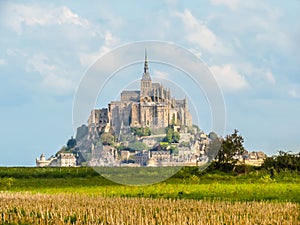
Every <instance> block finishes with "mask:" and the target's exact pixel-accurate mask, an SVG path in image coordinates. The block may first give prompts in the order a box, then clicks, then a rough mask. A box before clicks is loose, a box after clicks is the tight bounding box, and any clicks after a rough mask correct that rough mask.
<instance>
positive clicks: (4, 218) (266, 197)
mask: <svg viewBox="0 0 300 225" xmlns="http://www.w3.org/2000/svg"><path fill="white" fill-rule="evenodd" d="M299 183H300V175H299V172H290V171H281V172H280V173H275V174H272V176H271V175H270V173H269V171H267V170H256V169H255V170H252V171H250V172H248V173H247V174H228V173H221V172H218V171H210V172H201V171H199V170H198V169H197V168H192V167H191V168H182V169H181V170H180V171H179V172H178V173H176V174H175V175H174V176H173V177H171V178H169V179H167V180H165V181H164V182H160V183H157V184H153V185H147V186H126V185H120V184H116V183H114V182H112V181H109V180H107V179H105V178H103V177H102V176H100V175H99V174H98V173H97V172H95V171H94V170H93V169H92V168H84V167H82V168H0V199H1V203H0V223H1V224H241V223H242V224H278V223H279V224H299V223H300V215H299V211H300V208H299V204H300V186H299ZM176 221H177V222H176ZM126 222H127V223H126ZM209 222H210V223H209Z"/></svg>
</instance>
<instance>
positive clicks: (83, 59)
mask: <svg viewBox="0 0 300 225" xmlns="http://www.w3.org/2000/svg"><path fill="white" fill-rule="evenodd" d="M103 38H104V43H103V45H102V46H101V47H100V48H99V50H98V51H92V52H81V53H80V56H79V58H80V63H81V65H82V66H85V67H86V66H89V65H91V64H92V63H94V62H95V61H96V60H97V59H98V58H99V57H101V56H102V55H104V54H105V53H107V52H109V51H110V50H111V49H112V48H115V47H116V46H117V45H118V44H120V39H119V38H118V37H116V36H114V35H113V34H112V33H111V32H110V31H107V32H106V33H105V35H104V37H103Z"/></svg>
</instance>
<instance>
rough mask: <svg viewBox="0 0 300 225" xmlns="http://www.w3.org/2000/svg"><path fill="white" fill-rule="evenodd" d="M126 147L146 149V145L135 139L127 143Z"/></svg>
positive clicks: (139, 149)
mask: <svg viewBox="0 0 300 225" xmlns="http://www.w3.org/2000/svg"><path fill="white" fill-rule="evenodd" d="M128 148H129V149H130V150H132V151H142V150H147V145H146V144H145V143H143V142H140V141H135V142H131V143H129V145H128Z"/></svg>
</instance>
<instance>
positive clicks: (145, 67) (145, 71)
mask: <svg viewBox="0 0 300 225" xmlns="http://www.w3.org/2000/svg"><path fill="white" fill-rule="evenodd" d="M148 70H149V68H148V59H147V49H146V48H145V64H144V73H149V71H148Z"/></svg>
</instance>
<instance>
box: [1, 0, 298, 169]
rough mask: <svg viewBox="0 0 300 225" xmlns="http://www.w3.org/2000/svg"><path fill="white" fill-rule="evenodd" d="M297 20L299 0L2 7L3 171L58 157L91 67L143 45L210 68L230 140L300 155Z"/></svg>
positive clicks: (20, 4)
mask: <svg viewBox="0 0 300 225" xmlns="http://www.w3.org/2000/svg"><path fill="white" fill-rule="evenodd" d="M299 12H300V1H299V0H290V1H285V2H284V1H279V0H277V1H276V0H272V1H259V0H253V1H243V0H207V1H184V2H183V1H177V0H165V1H89V4H87V3H85V4H83V3H80V1H76V2H74V1H30V0H29V1H5V0H4V1H1V2H0V77H1V82H0V90H1V91H0V108H1V109H0V122H1V130H0V137H1V141H0V153H1V157H0V165H4V166H6V165H29V166H30V165H34V164H35V157H37V156H39V155H40V154H41V153H45V154H46V155H47V156H49V155H52V154H54V153H55V152H56V151H57V150H58V149H59V148H60V147H61V146H62V145H64V144H65V143H66V141H67V139H68V138H69V137H70V136H71V135H73V134H74V132H73V127H72V105H73V99H74V95H75V92H76V88H77V86H78V85H79V83H80V80H81V78H82V77H83V75H84V73H85V72H86V71H87V70H88V68H89V66H90V65H92V63H93V62H95V60H96V59H97V58H98V57H100V56H101V55H103V54H105V53H106V52H108V51H110V50H111V49H115V48H117V47H118V46H120V45H124V44H126V43H132V42H135V41H143V40H159V41H167V42H172V43H175V44H177V45H180V46H182V47H184V48H186V49H188V50H190V51H191V52H193V53H194V54H195V55H197V56H198V57H200V58H201V59H202V60H203V61H205V62H206V64H207V65H208V67H209V68H210V70H211V71H212V72H213V73H214V76H215V79H216V80H217V82H218V84H219V85H220V87H221V89H222V91H223V94H224V99H225V104H226V110H227V126H226V133H230V132H232V131H233V129H235V128H236V129H238V130H239V131H240V133H241V134H242V136H243V137H244V138H245V146H246V148H247V149H248V150H250V151H252V150H262V151H264V152H266V153H267V154H275V153H276V152H277V151H278V150H285V151H294V152H298V151H299V149H300V141H299V140H300V139H299V135H298V134H299V127H300V120H299V115H300V76H299V75H300V66H299V65H300V44H299V43H300V20H299ZM141 54H143V53H141ZM141 57H143V55H141ZM149 58H151V56H149ZM153 67H154V65H152V67H151V65H150V72H151V70H152V72H153V73H154V71H155V70H157V71H156V72H157V73H159V72H160V73H163V72H165V71H163V68H161V69H162V71H159V70H158V69H157V68H153ZM142 69H143V68H142V66H141V68H140V73H142ZM129 71H130V70H129ZM134 71H135V70H134ZM207 132H209V130H207Z"/></svg>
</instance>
